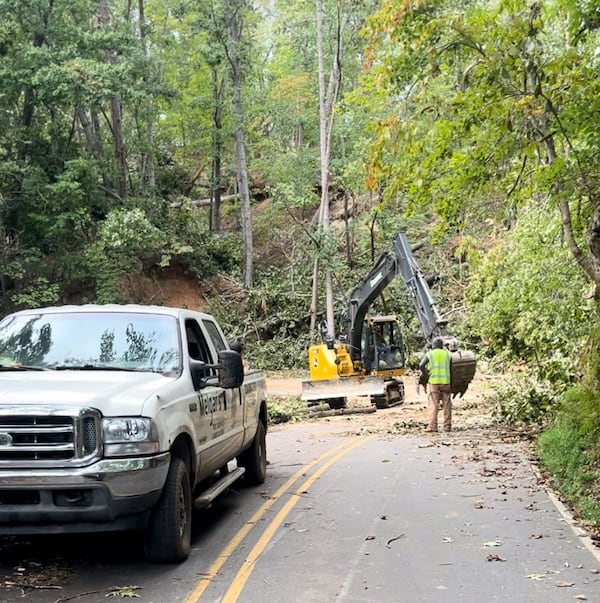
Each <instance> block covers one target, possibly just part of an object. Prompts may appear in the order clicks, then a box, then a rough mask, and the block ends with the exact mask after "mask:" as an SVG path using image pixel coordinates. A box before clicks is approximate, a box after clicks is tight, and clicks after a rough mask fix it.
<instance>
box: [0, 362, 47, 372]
mask: <svg viewBox="0 0 600 603" xmlns="http://www.w3.org/2000/svg"><path fill="white" fill-rule="evenodd" d="M49 370H50V369H49V368H47V367H45V366H36V365H33V364H18V363H17V364H0V371H49Z"/></svg>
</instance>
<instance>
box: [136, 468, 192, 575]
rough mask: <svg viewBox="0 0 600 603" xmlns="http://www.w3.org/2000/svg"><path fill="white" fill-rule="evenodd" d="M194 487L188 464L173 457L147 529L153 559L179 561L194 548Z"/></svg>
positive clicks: (146, 544)
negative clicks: (192, 540) (192, 487)
mask: <svg viewBox="0 0 600 603" xmlns="http://www.w3.org/2000/svg"><path fill="white" fill-rule="evenodd" d="M191 537H192V489H191V486H190V478H189V475H188V469H187V465H186V464H185V463H184V462H183V460H182V459H180V458H178V457H173V459H172V460H171V466H170V467H169V473H168V475H167V481H166V482H165V485H164V488H163V492H162V495H161V497H160V500H159V501H158V503H157V505H156V507H155V508H154V509H153V511H152V515H151V517H150V522H149V524H148V526H147V528H146V532H145V533H144V551H145V553H146V557H147V558H148V559H149V560H150V561H156V562H159V563H175V562H178V561H183V560H184V559H186V558H187V556H188V555H189V552H190V546H191Z"/></svg>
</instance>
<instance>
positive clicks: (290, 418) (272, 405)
mask: <svg viewBox="0 0 600 603" xmlns="http://www.w3.org/2000/svg"><path fill="white" fill-rule="evenodd" d="M305 411H306V402H303V401H302V400H300V399H299V398H292V399H290V398H270V399H269V424H271V425H277V424H279V423H294V422H296V421H299V420H301V419H302V418H303V416H305Z"/></svg>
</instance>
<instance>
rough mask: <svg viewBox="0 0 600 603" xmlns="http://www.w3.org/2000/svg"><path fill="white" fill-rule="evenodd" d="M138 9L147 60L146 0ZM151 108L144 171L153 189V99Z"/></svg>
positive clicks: (140, 0) (139, 4) (142, 0)
mask: <svg viewBox="0 0 600 603" xmlns="http://www.w3.org/2000/svg"><path fill="white" fill-rule="evenodd" d="M138 11H139V20H140V40H141V43H142V52H143V53H144V58H145V59H146V61H147V60H148V45H147V44H146V27H145V23H144V21H145V17H144V0H138ZM146 80H147V76H146V74H144V81H146ZM148 108H149V110H150V115H149V116H148V121H147V122H146V143H147V144H148V150H147V151H146V153H145V154H144V156H143V158H142V164H143V165H144V168H145V169H144V173H145V182H146V184H147V185H148V186H149V187H150V189H151V190H154V189H155V188H156V173H155V169H154V154H153V149H154V125H153V123H152V115H153V113H154V107H153V103H152V101H150V106H149V107H148Z"/></svg>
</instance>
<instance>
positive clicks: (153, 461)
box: [0, 453, 170, 534]
mask: <svg viewBox="0 0 600 603" xmlns="http://www.w3.org/2000/svg"><path fill="white" fill-rule="evenodd" d="M169 462H170V454H169V453H164V454H161V455H158V456H153V457H143V458H130V459H104V460H101V461H98V462H97V463H94V464H93V465H90V466H89V467H83V468H80V469H70V470H35V471H32V470H28V471H26V472H25V471H22V470H21V471H4V470H3V471H0V534H49V533H62V532H95V531H106V530H127V529H141V528H143V527H144V525H145V522H146V520H147V517H148V514H149V512H150V510H151V509H152V507H153V506H154V505H155V504H156V502H157V500H158V498H159V497H160V494H161V491H162V487H163V484H164V483H165V480H166V477H167V472H168V470H169Z"/></svg>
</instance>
